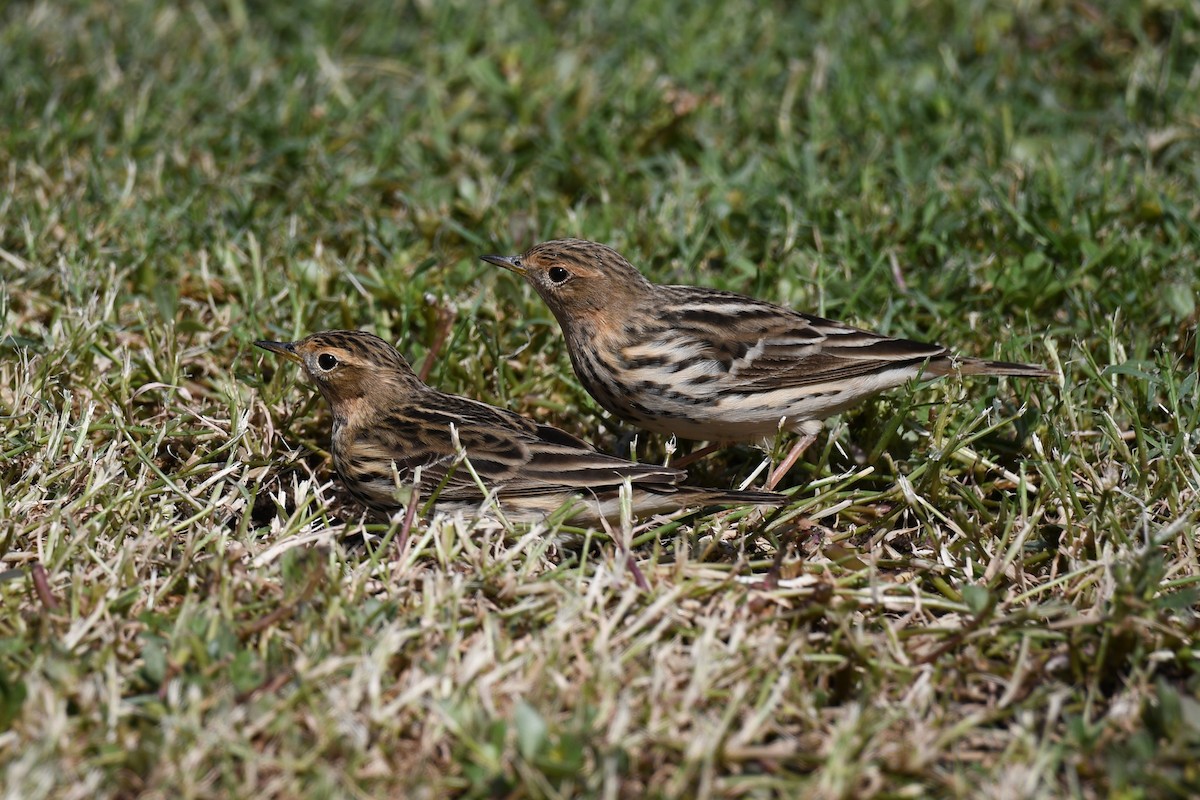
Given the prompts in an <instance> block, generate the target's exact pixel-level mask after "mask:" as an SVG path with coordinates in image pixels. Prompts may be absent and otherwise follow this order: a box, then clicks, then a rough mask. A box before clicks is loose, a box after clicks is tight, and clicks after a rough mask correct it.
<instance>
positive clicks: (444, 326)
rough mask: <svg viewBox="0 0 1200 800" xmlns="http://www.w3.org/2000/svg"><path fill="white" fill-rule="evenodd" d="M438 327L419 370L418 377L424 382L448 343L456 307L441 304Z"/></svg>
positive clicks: (438, 310) (438, 311) (438, 309)
mask: <svg viewBox="0 0 1200 800" xmlns="http://www.w3.org/2000/svg"><path fill="white" fill-rule="evenodd" d="M436 314H437V327H436V328H435V329H434V331H433V342H432V343H430V345H429V352H428V353H426V354H425V360H424V361H422V362H421V368H420V369H419V370H418V371H417V377H418V378H420V379H421V381H422V383H423V382H424V381H425V379H426V378H428V377H429V371H430V370H432V369H433V365H434V363H435V362H436V361H437V357H438V356H439V355H440V354H441V352H442V347H443V346H444V345H445V344H446V339H447V338H449V336H450V329H451V328H453V327H454V308H453V306H450V305H444V306H443V305H439V306H438V307H437V311H436Z"/></svg>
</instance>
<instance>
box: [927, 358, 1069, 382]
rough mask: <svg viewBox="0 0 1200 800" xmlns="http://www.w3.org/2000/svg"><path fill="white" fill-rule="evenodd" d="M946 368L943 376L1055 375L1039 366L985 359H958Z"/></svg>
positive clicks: (1037, 376)
mask: <svg viewBox="0 0 1200 800" xmlns="http://www.w3.org/2000/svg"><path fill="white" fill-rule="evenodd" d="M931 366H932V365H931ZM946 367H947V368H946V369H945V371H944V372H942V373H941V374H945V375H948V374H950V373H951V372H960V373H962V374H963V375H997V376H999V375H1009V376H1012V377H1014V378H1053V377H1054V375H1055V373H1054V372H1053V371H1051V370H1048V369H1046V368H1045V367H1043V366H1041V365H1039V364H1018V363H1016V362H1015V361H989V360H987V359H985V358H958V359H955V360H954V362H953V363H952V364H947V365H946Z"/></svg>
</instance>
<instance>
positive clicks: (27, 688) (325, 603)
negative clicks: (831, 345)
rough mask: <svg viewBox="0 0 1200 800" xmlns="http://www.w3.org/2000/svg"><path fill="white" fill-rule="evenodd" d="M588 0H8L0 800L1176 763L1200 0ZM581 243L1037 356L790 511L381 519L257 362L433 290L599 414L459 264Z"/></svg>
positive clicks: (544, 316)
mask: <svg viewBox="0 0 1200 800" xmlns="http://www.w3.org/2000/svg"><path fill="white" fill-rule="evenodd" d="M578 5H579V4H574V3H561V2H554V3H533V2H526V1H525V0H500V1H498V2H486V3H466V2H451V1H450V0H443V1H442V2H436V3H415V4H391V3H384V2H371V1H367V2H362V3H359V4H358V7H357V8H356V9H354V10H353V11H347V10H343V8H342V4H338V3H328V2H317V1H315V0H314V1H313V2H300V3H258V2H244V0H228V2H225V3H219V2H204V1H202V0H201V1H198V2H192V3H185V4H165V3H164V4H157V3H151V2H121V3H117V2H105V0H100V2H66V1H65V0H64V1H63V2H34V3H26V2H14V3H9V4H7V5H6V6H4V8H3V11H0V15H2V17H0V20H2V22H0V24H2V25H3V28H2V30H0V76H3V77H2V78H0V181H2V183H3V185H2V187H0V311H2V315H3V330H2V331H0V418H2V420H3V422H2V425H0V765H2V769H0V776H2V777H0V783H2V784H3V793H4V795H5V796H7V797H21V798H41V797H82V796H87V797H94V796H95V797H131V796H141V795H144V796H146V797H251V796H252V797H256V798H273V797H280V798H283V797H296V796H314V797H321V796H354V797H380V796H402V795H405V794H407V795H408V796H414V797H416V796H425V797H438V796H445V795H447V794H454V795H461V796H472V797H488V796H495V795H500V796H510V797H566V796H603V797H641V796H649V797H697V796H699V797H773V796H778V797H793V796H811V797H829V798H834V797H846V798H849V797H925V796H942V797H980V796H990V797H1006V798H1007V797H1063V796H1069V797H1082V798H1093V797H1094V798H1100V797H1122V798H1140V797H1171V796H1186V795H1188V794H1194V793H1195V792H1197V791H1198V790H1200V768H1198V766H1197V764H1200V649H1198V648H1197V646H1196V644H1195V640H1196V636H1197V629H1198V617H1197V611H1198V607H1200V603H1198V597H1200V595H1198V594H1197V583H1198V582H1200V566H1198V562H1197V554H1196V549H1197V530H1198V528H1200V457H1198V456H1197V449H1198V447H1197V443H1198V441H1200V402H1198V398H1200V386H1198V385H1197V366H1198V361H1197V352H1196V320H1197V310H1196V296H1197V292H1198V291H1200V268H1198V267H1197V261H1198V258H1197V246H1198V244H1200V236H1198V235H1197V234H1198V231H1197V225H1198V224H1200V207H1198V206H1197V200H1196V198H1197V197H1200V169H1198V167H1197V165H1198V164H1200V124H1198V120H1200V92H1198V91H1197V82H1198V80H1197V75H1198V74H1200V60H1198V59H1197V57H1196V54H1197V53H1198V52H1200V18H1197V14H1196V9H1195V8H1194V7H1193V6H1190V5H1187V4H1185V3H1182V2H1174V1H1173V0H1159V1H1158V2H1153V3H1147V4H1134V3H1127V4H1122V3H1110V4H1088V3H1079V4H1072V5H1069V6H1064V5H1063V4H1059V3H1044V2H1028V3H1021V4H1008V3H987V2H972V3H937V2H922V3H898V4H880V3H873V2H850V3H844V4H839V3H833V4H825V3H810V4H791V3H784V2H777V3H758V2H752V1H751V0H726V1H725V2H714V3H709V4H701V3H678V4H666V5H670V6H671V7H670V8H669V9H667V10H665V11H664V10H661V9H659V6H660V5H663V4H660V3H658V2H653V3H651V2H639V1H638V0H629V1H628V2H620V1H618V2H609V3H596V4H593V5H594V7H591V8H588V7H583V8H580V7H577V6H578ZM565 235H574V236H582V237H585V238H590V239H595V240H599V241H603V242H606V243H609V244H611V245H613V246H615V247H617V248H618V249H619V250H621V251H622V252H623V253H625V254H626V255H627V256H628V257H630V258H631V260H633V261H634V262H635V263H637V264H638V265H640V266H641V267H642V268H643V269H644V270H645V271H646V272H647V274H649V275H650V276H651V277H653V278H655V279H657V280H660V281H676V282H690V283H698V284H704V285H708V286H716V287H725V288H734V289H737V290H741V291H747V292H750V293H753V294H756V295H758V296H761V297H764V298H769V299H773V300H777V301H780V302H784V303H788V304H791V305H794V306H795V307H798V308H803V309H807V310H813V311H817V312H819V313H823V314H826V315H829V316H833V317H837V318H843V319H848V320H853V321H855V322H858V323H861V324H864V325H868V326H871V327H875V328H879V329H883V330H886V331H888V332H891V333H894V334H901V335H907V336H913V337H918V338H924V339H935V340H938V341H941V342H944V343H947V344H951V345H953V346H954V347H956V348H957V349H959V350H960V351H962V352H965V353H967V354H971V355H979V356H995V357H1001V358H1006V359H1012V360H1027V361H1035V362H1041V363H1047V364H1050V365H1052V366H1054V367H1055V368H1056V369H1059V370H1061V373H1062V381H1061V384H1059V385H1056V384H1055V383H1054V382H1048V383H1023V382H1015V381H1004V382H1001V383H998V384H997V383H989V382H986V381H970V382H967V381H948V382H943V383H941V384H935V385H931V386H925V387H920V388H915V387H914V388H913V389H912V390H909V391H898V392H893V393H890V394H888V395H886V396H884V397H881V398H879V399H876V400H873V401H871V402H868V403H865V404H864V405H863V406H862V407H861V408H859V409H856V410H855V411H853V412H852V413H849V414H846V415H845V416H843V417H842V418H841V419H840V420H836V421H834V422H833V423H832V424H831V426H830V428H829V432H828V435H826V436H823V437H822V439H821V440H819V442H818V445H817V446H816V447H814V448H813V450H812V452H811V454H810V456H809V460H808V461H807V462H806V463H804V464H802V465H801V466H800V467H799V468H798V469H797V471H796V472H795V474H794V476H793V486H792V489H790V490H789V491H793V492H794V494H793V504H792V506H790V507H789V509H788V511H787V512H785V513H784V514H782V515H780V516H778V517H775V518H773V519H771V520H770V521H769V522H763V521H762V520H761V519H758V518H755V517H751V516H747V515H745V514H743V513H740V512H735V513H733V514H725V515H715V516H706V517H688V518H685V519H684V520H683V521H681V522H667V523H664V522H663V521H660V520H650V521H647V522H646V523H645V524H642V525H639V526H637V527H633V528H629V527H626V528H620V527H619V526H618V528H617V529H616V530H614V531H613V532H612V535H611V537H610V536H607V535H605V534H604V533H603V532H599V533H597V534H595V536H594V541H593V544H592V546H591V547H589V548H587V549H586V550H585V551H583V552H578V551H572V550H569V549H561V548H559V547H558V546H557V545H556V544H555V542H554V537H553V536H551V535H549V532H548V531H547V530H545V529H544V528H541V527H535V528H534V529H532V530H526V529H520V528H516V529H508V528H505V527H503V526H499V525H497V524H495V523H492V522H487V521H476V520H469V519H446V518H437V519H434V520H432V521H429V520H422V521H419V522H418V523H417V524H416V526H415V527H414V529H413V530H412V531H411V533H410V535H409V536H408V537H407V538H406V539H403V540H402V538H403V537H401V536H400V535H399V534H400V530H399V528H400V524H399V522H397V524H396V525H394V526H375V527H374V528H372V530H371V531H370V536H369V537H368V541H367V542H366V543H365V544H364V543H362V538H363V534H364V530H363V525H364V523H363V521H362V520H361V519H360V517H359V515H358V514H357V513H356V512H355V509H354V507H353V506H352V505H349V504H348V503H347V502H345V501H344V500H342V499H340V497H339V490H338V487H337V484H336V481H335V480H333V478H332V474H331V465H330V463H329V459H328V456H327V454H326V451H325V449H324V448H325V447H326V446H327V437H328V431H329V425H330V420H329V416H328V413H327V410H326V409H325V408H324V406H323V404H322V403H320V402H319V401H318V400H317V399H315V398H314V397H313V393H312V391H311V390H310V388H309V387H307V386H305V385H303V383H302V382H301V381H299V380H298V376H297V374H296V370H295V369H294V368H291V367H288V366H281V365H280V364H277V363H274V362H273V361H272V360H271V359H269V358H267V357H264V356H263V355H262V354H261V353H259V352H257V351H255V350H254V349H253V348H252V347H251V346H250V343H251V342H252V341H253V340H254V339H257V338H263V337H268V338H282V337H292V336H297V335H300V334H303V333H308V332H312V331H315V330H319V329H324V328H331V327H362V328H367V329H371V330H374V331H375V332H377V333H380V334H382V335H384V336H386V337H388V338H390V339H391V340H392V341H395V342H397V343H398V345H399V347H400V348H401V350H402V351H403V352H404V353H405V354H406V355H407V356H408V357H409V358H410V360H411V361H413V362H419V361H420V360H421V359H423V358H424V357H425V354H426V353H427V352H428V350H429V348H430V347H431V346H432V343H433V340H434V337H435V336H436V331H437V327H438V319H439V314H442V313H451V314H452V315H453V319H454V325H453V328H452V333H451V336H450V338H449V340H448V342H447V345H446V348H445V350H444V351H443V352H442V353H441V356H440V357H439V358H438V359H437V361H436V363H435V366H434V369H433V372H432V375H431V377H430V382H431V383H433V384H435V385H437V386H439V387H441V388H443V389H446V390H450V391H456V392H459V393H462V394H466V395H469V396H472V397H476V398H478V399H481V400H486V401H489V402H493V403H497V404H500V405H503V406H506V407H508V408H512V409H514V410H517V411H520V412H523V413H526V414H530V415H533V416H536V417H538V418H539V419H542V420H545V421H549V422H553V423H555V424H558V425H561V426H563V427H565V428H567V429H569V430H571V431H573V432H575V433H577V434H579V435H581V436H583V437H585V438H587V439H589V440H592V441H595V442H596V443H597V444H599V445H600V446H602V447H610V448H611V447H615V446H616V442H617V437H618V435H619V434H621V433H623V432H624V429H622V428H621V427H620V426H615V425H613V423H612V422H611V420H609V419H607V418H606V417H605V416H604V415H603V414H602V413H601V412H599V411H598V410H597V408H596V406H595V405H594V404H593V403H592V402H591V400H590V399H589V398H588V397H587V396H586V394H585V393H584V392H583V391H582V389H581V388H580V387H579V385H578V383H577V382H576V381H575V379H574V377H573V375H572V374H571V371H570V366H569V364H568V362H567V358H566V353H565V352H564V349H563V346H562V343H561V341H560V336H559V333H558V330H557V327H556V326H555V325H554V324H553V321H552V319H551V318H550V315H549V312H548V311H547V310H546V308H545V307H544V306H543V304H542V303H541V302H540V300H538V298H537V297H536V296H535V295H534V294H533V293H532V292H531V291H530V290H529V289H527V288H526V287H525V286H523V285H522V284H521V283H519V282H518V281H517V280H516V279H515V278H514V277H513V276H511V275H508V274H505V273H502V272H500V271H499V270H495V269H494V268H490V267H488V266H487V265H485V264H482V263H481V262H479V261H478V259H477V256H478V255H479V254H481V253H486V252H504V253H509V252H517V251H519V250H523V249H524V248H525V247H527V246H528V245H530V244H532V243H534V242H535V241H539V240H542V239H547V238H553V237H557V236H565ZM643 438H645V437H643ZM643 446H644V447H645V448H646V449H645V450H644V452H645V455H646V457H660V456H661V454H662V447H663V444H662V442H661V441H658V440H657V439H655V440H653V441H651V442H650V443H648V444H646V443H643ZM760 460H761V454H759V453H757V452H756V451H754V450H751V449H746V448H741V449H733V450H730V451H727V452H725V453H722V454H721V455H719V456H716V457H714V458H712V459H710V460H709V461H707V462H706V463H705V464H703V465H698V466H697V468H696V469H695V470H694V471H693V478H694V479H695V480H696V481H700V482H707V483H709V484H711V485H721V486H730V485H733V484H734V483H735V482H736V481H739V480H740V479H742V478H743V477H745V476H746V475H748V474H749V473H750V472H751V471H752V470H753V469H754V468H755V467H756V466H757V465H758V463H759V461H760ZM614 540H615V541H614ZM621 542H626V543H628V544H630V545H632V546H633V548H634V549H633V560H632V563H633V565H634V566H631V563H630V562H629V561H627V559H626V558H625V555H624V550H623V546H622V544H620V543H621ZM635 567H636V571H635ZM638 573H640V574H641V576H642V577H643V578H644V584H645V588H643V587H642V586H639V583H640V581H639V580H638V577H637V574H638Z"/></svg>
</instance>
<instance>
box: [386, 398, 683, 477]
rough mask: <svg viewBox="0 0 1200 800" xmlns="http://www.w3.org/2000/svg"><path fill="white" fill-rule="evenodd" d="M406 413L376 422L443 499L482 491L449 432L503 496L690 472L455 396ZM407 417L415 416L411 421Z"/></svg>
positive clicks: (400, 460) (400, 461)
mask: <svg viewBox="0 0 1200 800" xmlns="http://www.w3.org/2000/svg"><path fill="white" fill-rule="evenodd" d="M406 412H407V413H405V414H404V415H392V417H390V418H388V419H387V420H385V421H384V424H383V425H381V426H377V428H380V429H382V430H381V434H382V435H385V436H386V437H387V438H388V439H389V440H391V441H390V446H386V449H388V450H390V451H391V452H392V453H394V454H395V455H394V456H393V458H392V460H393V461H394V462H395V463H396V466H397V468H398V469H399V470H401V471H402V474H403V471H405V470H407V471H411V470H412V469H414V468H415V467H417V466H418V465H419V466H421V468H422V471H421V473H422V480H421V484H422V486H423V487H426V491H432V490H433V487H436V486H438V485H440V484H442V482H443V481H445V485H444V486H443V487H442V490H441V493H440V495H439V496H440V497H442V498H443V499H448V500H456V499H458V500H476V499H481V498H482V496H483V494H482V492H481V491H480V489H479V486H478V484H477V483H476V481H475V479H474V478H473V477H472V476H471V473H470V471H469V470H468V469H467V468H466V466H465V465H463V464H462V463H461V459H460V457H459V453H458V451H456V450H455V448H454V445H453V440H452V438H451V435H450V428H451V426H452V425H453V426H454V428H455V430H456V431H457V434H458V442H459V444H460V445H461V446H462V451H463V452H465V454H466V456H467V458H468V459H469V460H470V463H471V467H472V468H473V469H474V470H475V473H476V474H477V475H479V478H480V480H482V482H483V484H484V486H486V487H487V488H489V489H492V488H494V489H496V490H497V491H498V492H499V494H500V495H501V496H514V495H537V494H554V493H561V492H563V491H564V490H572V489H593V490H602V489H610V488H613V487H616V486H619V485H620V484H621V483H622V482H623V481H624V479H626V478H629V479H630V480H631V481H632V482H633V483H645V484H657V485H661V486H670V485H674V484H676V483H678V482H679V481H681V480H682V479H683V478H684V477H685V476H686V474H687V473H685V472H683V471H682V470H676V469H670V468H667V467H660V466H655V465H653V464H637V463H635V462H632V461H628V460H626V459H623V458H618V457H616V456H611V455H607V454H605V453H601V452H599V451H598V450H596V449H595V448H593V447H592V446H591V445H589V444H587V443H586V442H584V441H583V440H581V439H578V438H576V437H574V436H572V435H571V434H569V433H567V432H566V431H563V430H560V429H558V428H555V427H552V426H550V425H543V424H540V423H537V422H534V421H533V420H530V419H526V418H525V417H522V416H520V415H518V414H514V413H512V412H510V411H506V410H504V409H500V408H495V407H494V406H490V405H487V404H485V403H479V402H476V401H473V400H468V399H467V398H463V397H458V396H455V395H445V394H441V393H440V392H439V393H437V395H431V396H430V398H428V402H424V403H420V404H417V405H415V406H414V407H413V408H411V409H407V410H406ZM402 416H403V417H409V418H415V419H417V420H419V424H417V425H413V424H411V422H410V420H405V419H403V418H402Z"/></svg>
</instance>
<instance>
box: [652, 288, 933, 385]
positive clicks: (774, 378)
mask: <svg viewBox="0 0 1200 800" xmlns="http://www.w3.org/2000/svg"><path fill="white" fill-rule="evenodd" d="M669 288H670V289H672V294H673V295H674V297H673V300H674V302H671V303H668V304H666V305H667V307H668V308H670V309H671V310H672V313H670V314H668V315H667V318H666V320H665V327H664V330H663V332H662V336H663V337H665V338H667V339H670V338H671V337H675V338H677V339H679V340H680V341H681V342H683V343H687V345H688V347H689V349H691V351H692V353H693V354H694V356H695V357H698V358H703V359H710V360H711V361H713V362H715V364H716V365H717V368H718V369H720V370H721V371H722V372H724V373H727V374H728V375H729V377H731V378H736V379H737V383H738V387H739V389H743V390H750V391H754V390H761V391H770V390H774V389H785V388H793V387H807V386H814V385H817V384H821V383H833V382H838V381H844V380H849V379H853V378H857V377H861V376H864V375H870V374H873V373H876V372H881V371H885V370H890V369H894V368H896V367H898V366H904V365H909V364H911V365H914V366H915V365H919V364H920V363H921V362H923V361H925V360H929V359H939V358H945V357H948V356H949V351H948V350H947V349H946V348H944V347H942V346H940V345H936V344H925V343H922V342H915V341H912V340H909V339H897V338H894V337H891V336H885V335H884V334H881V333H876V332H874V331H868V330H864V329H862V328H855V327H853V326H851V325H846V324H845V323H841V322H837V321H835V320H829V319H824V318H822V317H817V316H813V315H811V314H805V313H802V312H799V311H793V310H792V309H789V308H785V307H783V306H777V305H774V304H772V303H767V302H764V301H761V300H755V299H754V298H750V297H743V296H742V295H737V294H732V293H730V292H720V291H716V290H710V289H700V288H697V287H691V286H672V287H669Z"/></svg>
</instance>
